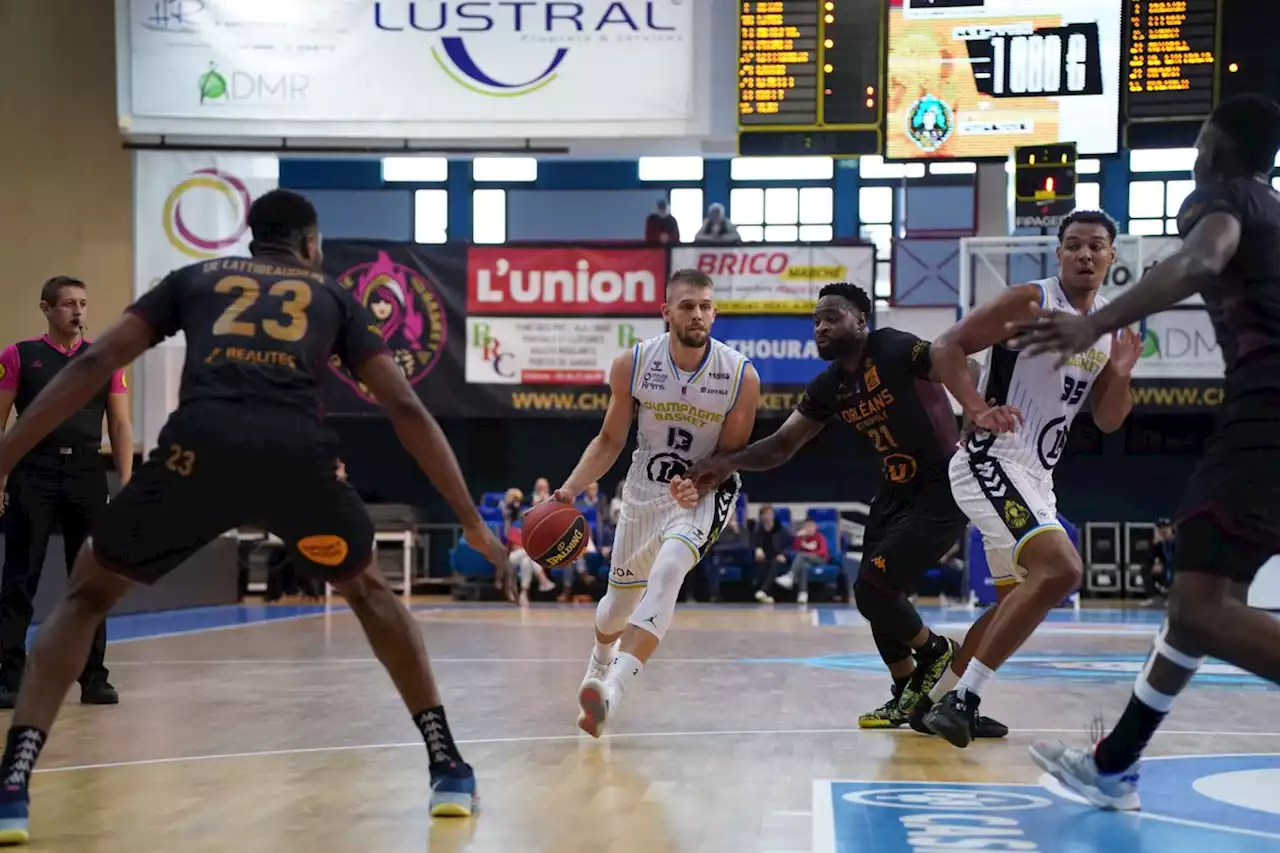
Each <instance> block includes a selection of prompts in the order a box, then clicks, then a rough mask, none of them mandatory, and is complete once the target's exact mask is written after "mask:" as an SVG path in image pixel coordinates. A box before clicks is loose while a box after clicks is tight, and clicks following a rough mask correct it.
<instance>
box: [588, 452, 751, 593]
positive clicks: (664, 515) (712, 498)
mask: <svg viewBox="0 0 1280 853" xmlns="http://www.w3.org/2000/svg"><path fill="white" fill-rule="evenodd" d="M741 488H742V481H741V480H740V479H739V477H738V475H737V474H734V475H733V476H732V477H730V478H729V479H727V480H725V481H724V482H723V483H722V484H721V485H720V487H719V488H718V489H716V490H715V491H714V492H711V493H710V494H708V495H707V496H706V497H704V498H703V499H702V500H700V501H698V505H697V506H695V507H694V508H693V509H684V508H683V507H681V506H680V505H679V504H678V503H676V502H675V500H674V499H673V498H672V497H671V495H670V494H669V493H667V492H663V493H661V494H659V495H654V496H653V497H652V498H649V499H648V500H645V501H643V502H632V501H630V500H627V499H626V498H624V499H623V501H622V512H621V513H619V515H618V529H617V531H616V532H615V535H614V539H613V553H612V554H611V559H610V569H609V586H616V587H618V588H620V589H633V588H643V587H645V586H647V585H648V584H649V572H650V570H651V569H652V568H653V561H654V560H655V559H657V557H658V551H660V550H661V549H662V543H663V542H665V541H667V540H668V539H676V540H678V541H680V542H683V543H684V544H685V545H688V546H689V550H690V551H692V552H693V553H694V555H695V560H694V564H695V565H696V564H697V562H698V561H700V560H701V559H702V558H703V557H705V556H706V555H707V552H708V551H709V550H710V549H711V546H712V545H713V544H714V543H715V541H716V538H717V537H718V536H719V535H720V531H721V530H723V529H724V526H725V523H726V522H728V520H729V516H730V515H731V514H732V513H733V511H734V507H735V506H736V505H737V503H738V491H739V490H740V489H741Z"/></svg>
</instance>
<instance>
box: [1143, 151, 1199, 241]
mask: <svg viewBox="0 0 1280 853" xmlns="http://www.w3.org/2000/svg"><path fill="white" fill-rule="evenodd" d="M1134 153H1135V154H1136V153H1137V152H1134ZM1195 186H1196V183H1195V181H1190V180H1187V181H1134V182H1133V183H1131V184H1129V216H1130V217H1131V218H1130V220H1129V233H1130V234H1177V233H1178V219H1177V217H1178V211H1179V210H1180V209H1181V208H1182V203H1183V202H1184V201H1186V198H1187V196H1188V195H1190V194H1191V191H1192V190H1193V189H1195Z"/></svg>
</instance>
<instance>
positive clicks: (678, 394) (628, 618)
mask: <svg viewBox="0 0 1280 853" xmlns="http://www.w3.org/2000/svg"><path fill="white" fill-rule="evenodd" d="M662 318H663V319H664V320H666V321H667V328H668V329H670V331H669V332H667V333H666V334H663V335H659V336H658V337H656V338H650V339H649V340H647V341H643V342H641V343H638V344H636V345H635V346H634V347H633V348H632V349H631V350H629V351H628V352H625V353H623V354H621V355H619V356H618V357H617V358H615V359H614V361H613V366H612V368H611V369H610V371H609V387H610V391H611V396H610V399H609V409H608V411H606V412H605V416H604V424H603V425H602V426H601V427H600V434H599V435H597V436H596V437H595V438H594V439H592V441H591V443H590V444H588V445H587V449H586V450H585V451H584V452H583V454H582V459H581V460H580V461H579V462H578V465H577V467H576V468H574V469H573V473H572V474H570V475H569V478H568V479H567V480H565V481H564V485H563V486H561V487H560V488H559V489H557V490H556V492H555V498H556V500H560V501H564V502H566V503H572V502H573V500H574V499H575V498H576V497H577V495H578V494H579V493H580V492H581V491H582V490H583V488H585V487H586V484H587V483H590V482H593V481H595V480H598V479H600V477H602V476H603V475H604V474H605V473H606V472H607V471H608V470H609V469H610V468H611V467H613V463H614V462H615V461H617V459H618V454H619V453H621V452H622V448H623V447H624V446H625V445H626V443H627V434H628V433H629V432H630V430H631V413H632V411H635V412H636V413H637V415H636V423H637V426H636V442H637V447H636V451H635V453H634V454H632V457H631V467H630V468H629V469H628V470H627V479H626V484H625V489H624V497H623V502H622V514H621V516H620V517H619V519H618V529H617V535H616V538H615V539H614V544H613V558H612V561H611V563H612V565H611V567H610V569H609V589H608V591H607V592H606V593H605V596H604V598H602V599H601V600H600V604H599V606H598V607H597V608H596V624H595V632H596V641H595V648H594V649H593V651H592V653H591V659H590V661H589V663H588V665H587V675H586V678H585V679H583V682H582V686H581V688H580V689H579V691H578V705H579V707H580V709H581V713H580V714H579V715H578V728H580V729H582V730H583V731H584V732H586V733H587V734H589V735H591V736H592V737H599V736H600V734H601V733H602V732H603V731H604V727H605V722H606V721H607V719H608V718H609V716H610V715H611V714H613V713H616V712H617V709H618V703H619V702H620V701H621V699H622V697H623V695H624V694H625V693H626V691H627V689H628V687H629V686H630V685H631V683H632V682H634V681H635V679H636V677H637V676H639V675H640V670H641V669H642V668H643V666H644V664H645V662H646V661H647V660H649V657H650V656H651V655H652V654H653V653H654V650H656V649H657V648H658V644H659V643H660V642H661V641H662V638H663V636H664V635H665V634H666V632H667V629H668V628H669V627H670V626H671V619H672V616H673V615H674V614H675V608H676V598H677V596H678V595H679V593H680V585H681V583H683V582H684V577H685V575H687V574H688V573H689V570H690V569H692V568H693V567H694V566H695V565H697V564H698V562H699V561H700V560H701V559H702V558H703V557H704V556H706V553H707V551H708V550H709V549H710V548H711V545H712V543H713V542H715V540H716V537H717V536H719V535H720V530H721V528H723V527H724V524H725V522H726V521H728V519H729V514H730V513H732V512H733V511H734V509H735V507H736V504H737V501H738V490H739V487H740V482H739V479H738V477H737V475H734V476H733V477H731V478H729V479H728V480H726V481H725V482H723V483H721V484H720V487H719V488H718V489H716V490H715V492H714V494H711V495H707V496H706V497H705V498H703V499H702V500H701V501H699V502H698V503H697V505H696V506H695V507H693V508H692V509H686V508H682V507H681V506H680V505H678V504H677V503H676V500H675V498H674V497H672V495H671V489H672V485H671V484H672V483H675V484H676V488H678V487H679V484H680V482H681V479H680V478H681V476H682V475H683V474H684V473H685V472H687V471H688V470H689V468H690V466H692V465H693V464H694V463H695V462H697V461H699V460H700V459H703V458H705V457H707V456H709V455H711V454H712V453H713V452H715V451H716V450H737V449H739V448H741V447H743V446H744V445H746V443H747V440H748V439H749V438H750V437H751V427H752V425H753V424H754V423H755V418H756V405H757V403H758V401H759V398H760V378H759V376H757V375H756V371H755V368H754V367H752V366H751V363H750V362H748V361H747V359H746V357H745V356H743V355H742V354H741V353H739V352H738V351H737V350H734V349H732V348H730V347H727V346H725V345H724V344H722V343H720V342H719V341H717V340H714V339H713V338H712V337H711V324H712V323H713V322H714V321H715V318H716V309H715V301H714V299H713V293H712V290H711V279H710V278H708V277H707V275H706V274H705V273H702V272H699V271H698V270H679V271H677V272H676V273H675V274H674V275H672V276H671V280H670V281H669V282H668V284H667V301H666V304H664V305H663V306H662ZM619 640H621V642H619ZM615 650H616V651H615Z"/></svg>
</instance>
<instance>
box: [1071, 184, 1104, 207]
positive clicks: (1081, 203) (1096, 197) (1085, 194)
mask: <svg viewBox="0 0 1280 853" xmlns="http://www.w3.org/2000/svg"><path fill="white" fill-rule="evenodd" d="M1101 209H1102V187H1101V185H1100V184H1095V183H1087V184H1076V210H1101Z"/></svg>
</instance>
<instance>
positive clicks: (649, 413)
mask: <svg viewBox="0 0 1280 853" xmlns="http://www.w3.org/2000/svg"><path fill="white" fill-rule="evenodd" d="M746 367H747V357H746V356H744V355H743V354H742V353H740V352H738V351H737V350H735V349H733V348H732V347H729V346H726V345H725V344H722V343H720V342H719V341H717V340H715V339H714V338H711V339H709V340H708V341H707V351H706V354H705V355H704V356H703V359H702V363H701V364H699V365H698V366H697V368H695V369H694V370H693V371H692V372H690V371H685V370H680V369H679V368H677V367H676V365H675V362H674V361H672V359H671V345H670V335H669V334H664V335H659V336H658V337H656V338H650V339H649V340H647V341H642V342H640V343H638V344H636V345H635V347H634V348H633V350H632V372H631V395H632V397H634V398H635V401H636V450H635V453H633V454H632V456H631V468H630V470H628V471H627V479H626V485H625V487H624V495H623V496H624V499H625V500H626V502H627V503H629V504H635V503H643V502H646V501H648V500H651V499H653V498H657V497H660V496H664V495H668V494H669V493H668V491H667V486H668V484H669V483H670V482H671V478H672V477H676V476H681V475H683V474H684V473H685V472H686V471H688V470H689V469H690V468H691V467H692V466H693V464H694V463H695V462H698V461H699V460H701V459H704V458H706V457H708V456H710V455H711V454H713V453H714V452H715V450H716V446H717V445H718V444H719V442H720V430H721V428H722V427H723V426H724V420H725V417H727V416H728V414H729V412H731V411H732V410H733V407H734V405H735V404H736V403H737V402H738V395H739V392H740V391H741V389H742V377H743V373H744V372H745V370H746Z"/></svg>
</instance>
